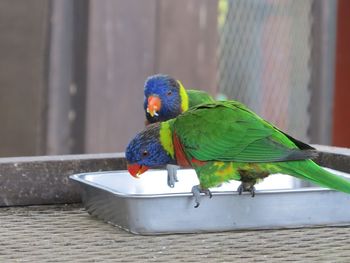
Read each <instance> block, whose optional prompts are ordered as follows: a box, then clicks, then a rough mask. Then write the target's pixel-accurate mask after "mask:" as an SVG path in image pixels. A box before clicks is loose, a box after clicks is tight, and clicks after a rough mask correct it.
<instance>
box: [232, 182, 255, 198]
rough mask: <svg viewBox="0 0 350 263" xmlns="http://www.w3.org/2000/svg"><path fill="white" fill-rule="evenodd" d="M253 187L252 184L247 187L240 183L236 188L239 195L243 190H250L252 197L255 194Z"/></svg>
mask: <svg viewBox="0 0 350 263" xmlns="http://www.w3.org/2000/svg"><path fill="white" fill-rule="evenodd" d="M255 190H256V189H255V187H254V185H251V186H249V187H246V186H245V185H244V183H241V184H240V185H239V186H238V188H237V192H238V194H239V195H241V194H242V193H243V192H250V194H251V196H252V197H254V196H255Z"/></svg>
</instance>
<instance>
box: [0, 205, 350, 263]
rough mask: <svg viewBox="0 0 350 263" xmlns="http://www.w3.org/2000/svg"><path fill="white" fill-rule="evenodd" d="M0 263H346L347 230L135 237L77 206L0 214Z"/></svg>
mask: <svg viewBox="0 0 350 263" xmlns="http://www.w3.org/2000/svg"><path fill="white" fill-rule="evenodd" d="M0 229H1V234H0V262H118V261H119V262H199V261H202V262H285V261H290V262H296V261H300V262H316V261H317V262H349V260H350V247H349V244H350V227H327V228H304V229H289V230H263V231H239V232H237V231H232V232H224V233H210V234H181V235H163V236H139V235H133V234H130V233H127V232H125V231H123V230H121V229H119V228H116V227H113V226H111V225H108V224H106V223H104V222H102V221H100V220H97V219H95V218H93V217H91V216H90V215H88V214H87V213H86V212H85V211H84V210H83V209H82V208H81V207H80V206H78V205H75V206H36V207H12V208H0Z"/></svg>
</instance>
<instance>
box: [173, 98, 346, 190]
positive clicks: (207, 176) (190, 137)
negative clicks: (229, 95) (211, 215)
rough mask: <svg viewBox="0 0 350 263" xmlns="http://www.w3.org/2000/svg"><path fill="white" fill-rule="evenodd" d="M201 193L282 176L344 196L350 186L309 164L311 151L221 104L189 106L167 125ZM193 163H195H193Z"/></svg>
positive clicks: (234, 105)
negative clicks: (235, 182)
mask: <svg viewBox="0 0 350 263" xmlns="http://www.w3.org/2000/svg"><path fill="white" fill-rule="evenodd" d="M169 127H170V129H172V131H173V132H176V135H177V137H178V138H179V140H180V142H181V144H182V146H183V149H184V152H185V154H186V156H187V159H188V160H189V161H190V162H191V164H192V166H193V168H194V169H195V170H196V172H197V175H198V178H199V181H200V185H201V187H202V188H210V187H215V186H217V185H219V184H220V183H223V182H227V181H229V180H249V181H250V182H252V183H253V184H254V183H256V182H257V181H258V180H259V179H263V178H265V177H266V176H268V175H269V174H274V173H283V174H289V175H292V176H295V177H297V178H300V179H306V180H309V181H311V182H313V183H315V184H318V185H321V186H325V187H329V188H332V189H335V190H338V191H342V192H346V193H350V182H349V181H347V180H345V179H343V178H341V177H338V176H336V175H333V174H332V173H330V172H328V171H326V170H324V169H322V168H321V167H319V166H318V165H317V164H315V163H314V162H313V161H311V160H310V159H311V158H313V157H315V156H316V151H314V150H313V148H312V147H311V146H309V145H307V144H305V143H302V142H300V141H298V140H296V139H294V138H292V137H291V136H289V135H287V134H285V133H283V132H282V131H280V130H279V129H278V128H276V127H275V126H273V125H272V124H270V123H268V122H267V121H265V120H264V119H262V118H261V117H259V116H258V115H257V114H255V113H254V112H252V111H251V110H249V109H248V108H247V107H246V106H244V105H243V104H241V103H239V102H235V101H222V102H214V103H209V104H202V105H199V106H195V107H193V108H191V109H190V110H188V111H187V112H185V113H183V114H181V115H179V116H178V117H177V118H175V119H173V120H171V121H169ZM198 161H199V162H198Z"/></svg>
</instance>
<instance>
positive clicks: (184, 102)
mask: <svg viewBox="0 0 350 263" xmlns="http://www.w3.org/2000/svg"><path fill="white" fill-rule="evenodd" d="M177 82H178V83H179V86H180V98H181V110H182V112H184V111H187V110H188V95H187V92H186V90H185V88H184V86H183V85H182V83H181V82H180V81H179V80H178V81H177Z"/></svg>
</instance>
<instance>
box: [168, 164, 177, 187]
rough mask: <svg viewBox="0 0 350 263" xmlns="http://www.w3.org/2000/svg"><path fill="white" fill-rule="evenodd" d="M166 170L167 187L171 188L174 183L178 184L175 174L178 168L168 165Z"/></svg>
mask: <svg viewBox="0 0 350 263" xmlns="http://www.w3.org/2000/svg"><path fill="white" fill-rule="evenodd" d="M166 168H167V170H168V179H167V180H168V182H167V183H168V186H169V187H171V188H173V187H174V186H175V183H176V182H178V181H179V180H178V179H177V176H176V173H177V170H178V169H179V166H177V165H174V164H168V165H167V166H166Z"/></svg>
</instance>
